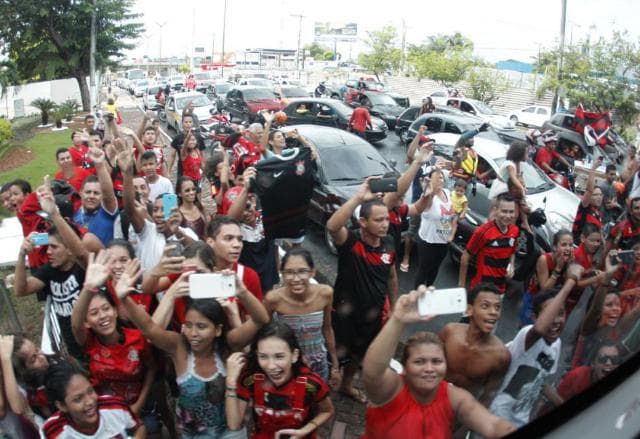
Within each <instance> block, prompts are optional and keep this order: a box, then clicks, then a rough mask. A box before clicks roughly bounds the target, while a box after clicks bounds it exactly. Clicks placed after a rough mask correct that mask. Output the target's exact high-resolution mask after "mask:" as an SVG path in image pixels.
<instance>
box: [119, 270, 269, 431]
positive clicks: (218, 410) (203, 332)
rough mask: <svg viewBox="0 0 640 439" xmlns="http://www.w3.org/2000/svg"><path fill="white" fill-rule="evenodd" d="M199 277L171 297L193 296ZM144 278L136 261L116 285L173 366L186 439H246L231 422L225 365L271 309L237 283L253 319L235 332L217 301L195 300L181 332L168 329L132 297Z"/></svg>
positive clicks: (184, 279)
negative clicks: (191, 286) (193, 285)
mask: <svg viewBox="0 0 640 439" xmlns="http://www.w3.org/2000/svg"><path fill="white" fill-rule="evenodd" d="M194 272H195V271H187V272H184V273H182V274H181V275H180V277H179V278H178V280H177V281H176V282H175V283H174V284H173V285H172V286H171V288H170V289H169V291H168V292H167V294H176V293H178V292H179V293H182V294H184V293H186V292H188V290H189V284H188V277H189V275H190V274H192V273H194ZM141 273H142V272H141V268H140V262H139V261H138V260H135V259H134V260H133V261H131V262H130V263H129V264H128V265H127V268H126V269H125V271H124V273H123V274H122V276H121V277H120V280H119V281H118V283H117V284H116V292H117V294H118V297H119V298H120V300H122V302H123V303H124V305H125V307H126V308H127V310H128V312H129V315H130V317H131V320H132V321H133V323H134V324H135V325H136V327H138V328H139V329H140V330H141V331H142V334H143V335H144V336H145V337H146V338H148V339H149V340H150V341H151V342H152V343H153V344H154V345H155V346H156V347H157V348H159V349H162V350H163V351H165V352H166V353H167V354H168V355H169V356H170V358H171V360H172V362H173V365H174V367H175V371H176V383H177V385H178V388H179V390H180V394H179V397H178V399H177V400H176V416H177V420H178V429H179V431H180V433H181V434H182V438H183V439H195V438H201V437H207V436H210V437H220V438H224V439H241V438H245V437H246V433H245V431H244V430H240V429H239V427H236V428H235V430H237V431H232V430H231V429H230V428H229V427H228V424H227V419H226V417H225V390H224V389H225V379H226V376H227V369H226V368H225V361H226V360H227V357H228V355H229V352H231V351H233V350H240V349H242V348H243V347H244V346H245V345H246V344H247V343H249V342H250V341H251V339H252V338H253V337H254V335H255V334H256V331H257V330H258V329H259V328H260V327H261V326H262V325H264V324H266V323H267V322H268V321H269V316H268V315H267V313H266V310H265V309H264V307H263V306H262V304H261V303H260V302H258V300H257V299H255V297H253V295H251V293H249V292H248V291H247V289H246V288H245V286H244V284H243V283H242V281H241V280H240V279H238V278H236V288H237V289H236V295H237V297H238V299H240V302H241V303H242V304H243V305H244V306H245V308H246V309H247V312H248V313H249V315H250V316H251V319H249V320H248V321H246V322H245V323H243V324H242V325H241V326H239V327H236V328H233V329H231V330H229V329H228V327H229V326H228V320H227V316H226V314H225V312H224V310H223V308H222V306H221V305H220V303H219V302H218V301H217V300H215V299H193V300H188V301H187V306H186V312H185V320H184V323H183V325H182V330H181V332H180V333H177V332H174V331H171V330H166V329H164V327H163V326H161V325H159V324H157V323H155V322H154V320H153V319H152V318H151V317H150V316H149V314H147V313H146V312H145V311H144V310H143V309H142V308H140V307H139V306H137V305H136V304H135V302H133V301H132V300H131V299H130V298H129V297H128V295H129V293H130V291H131V290H132V289H133V288H134V286H135V282H136V279H137V278H138V277H139V276H140V275H141ZM227 274H229V273H227ZM171 290H175V291H173V292H171ZM165 298H166V296H165ZM163 301H164V300H163ZM161 306H162V303H161ZM227 382H228V381H227ZM227 401H228V399H227Z"/></svg>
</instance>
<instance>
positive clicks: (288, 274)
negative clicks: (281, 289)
mask: <svg viewBox="0 0 640 439" xmlns="http://www.w3.org/2000/svg"><path fill="white" fill-rule="evenodd" d="M310 275H311V270H310V269H309V268H303V269H301V270H284V271H283V272H282V276H283V277H284V278H285V279H294V278H295V277H296V276H297V277H299V278H300V279H306V278H308V277H309V276H310Z"/></svg>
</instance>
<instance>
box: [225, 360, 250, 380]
mask: <svg viewBox="0 0 640 439" xmlns="http://www.w3.org/2000/svg"><path fill="white" fill-rule="evenodd" d="M245 364H247V359H246V357H245V355H244V354H243V353H242V352H235V353H233V354H231V355H229V358H227V386H234V387H235V386H236V383H237V382H238V378H240V373H241V372H242V368H243V367H244V365H245Z"/></svg>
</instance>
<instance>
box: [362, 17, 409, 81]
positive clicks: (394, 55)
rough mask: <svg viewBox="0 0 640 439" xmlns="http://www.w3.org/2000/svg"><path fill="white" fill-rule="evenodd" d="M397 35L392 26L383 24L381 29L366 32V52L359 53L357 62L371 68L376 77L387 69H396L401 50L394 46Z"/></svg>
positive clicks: (398, 64) (400, 58)
mask: <svg viewBox="0 0 640 439" xmlns="http://www.w3.org/2000/svg"><path fill="white" fill-rule="evenodd" d="M396 37H397V33H396V28H395V27H394V26H385V27H383V28H382V29H379V30H375V31H372V32H367V39H366V40H365V44H366V45H367V46H368V48H369V51H368V52H367V53H361V54H360V55H359V57H358V64H360V65H361V66H363V67H364V68H366V69H367V70H371V71H372V72H373V73H374V74H375V75H376V77H377V78H378V79H380V78H379V77H378V75H379V74H380V73H383V72H385V71H387V70H397V69H398V67H399V66H400V61H401V60H402V50H400V49H397V48H396V47H395V40H396Z"/></svg>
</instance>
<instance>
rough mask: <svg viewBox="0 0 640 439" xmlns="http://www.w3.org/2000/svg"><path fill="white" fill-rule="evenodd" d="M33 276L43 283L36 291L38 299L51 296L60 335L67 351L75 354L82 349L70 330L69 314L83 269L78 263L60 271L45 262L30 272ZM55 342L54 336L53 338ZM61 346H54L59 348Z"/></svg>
mask: <svg viewBox="0 0 640 439" xmlns="http://www.w3.org/2000/svg"><path fill="white" fill-rule="evenodd" d="M32 275H33V277H35V278H36V279H39V280H40V281H41V282H43V283H44V284H45V286H44V288H42V289H41V290H40V291H38V293H37V294H38V300H39V301H44V300H46V299H47V297H48V296H51V311H52V312H53V313H54V314H55V315H56V317H57V320H58V325H59V327H60V335H62V340H63V341H64V343H65V344H66V346H67V349H68V351H69V353H71V354H72V355H74V356H75V355H76V354H78V353H81V352H82V349H81V348H80V346H78V344H77V343H76V340H75V338H74V337H73V333H72V332H71V314H72V312H73V304H74V303H75V302H76V300H78V296H79V295H80V290H81V289H82V284H84V275H85V270H84V269H83V268H82V267H80V266H79V265H78V264H74V265H73V267H71V270H69V271H61V270H58V269H56V268H53V267H52V266H51V264H49V263H47V264H44V265H41V266H40V267H38V269H37V270H36V271H35V272H33V273H32ZM53 340H54V342H55V337H54V338H53ZM60 347H61V346H56V344H55V343H54V348H55V349H56V350H58V351H59V350H60Z"/></svg>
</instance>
